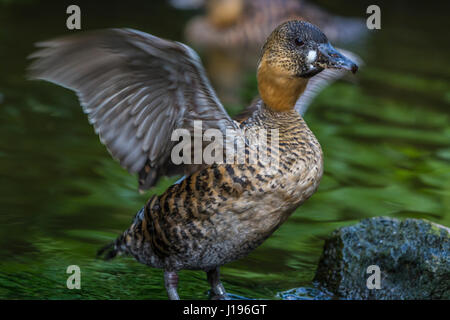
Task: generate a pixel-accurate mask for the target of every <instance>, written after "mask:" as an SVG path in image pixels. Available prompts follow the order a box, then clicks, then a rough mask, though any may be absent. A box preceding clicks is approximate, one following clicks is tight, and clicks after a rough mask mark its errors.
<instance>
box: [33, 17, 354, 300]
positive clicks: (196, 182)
mask: <svg viewBox="0 0 450 320" xmlns="http://www.w3.org/2000/svg"><path fill="white" fill-rule="evenodd" d="M97 40H100V41H98V42H97ZM105 43H106V45H105ZM101 45H103V46H101ZM44 46H45V47H46V48H44V49H43V50H41V51H39V52H38V53H36V54H35V55H34V57H37V58H38V60H37V61H35V63H34V64H33V65H32V67H31V70H32V73H33V75H34V76H35V77H38V78H43V79H46V80H50V81H54V82H57V83H60V84H63V85H65V86H67V87H71V88H74V89H75V90H77V91H78V93H79V95H80V99H81V101H82V104H83V107H84V108H85V111H86V112H87V113H89V115H90V119H91V121H92V122H93V123H94V125H96V128H97V130H98V131H99V132H100V134H102V128H103V127H105V128H106V129H104V130H106V133H104V134H107V135H108V133H109V136H108V137H107V138H105V137H104V139H103V140H102V141H105V143H106V145H107V146H108V147H109V148H110V149H112V153H113V155H117V156H118V157H119V159H121V157H122V158H123V157H124V158H125V159H128V158H129V157H128V154H129V153H131V154H137V155H138V157H137V158H136V159H139V161H141V162H142V161H146V162H147V163H148V162H150V163H152V161H153V160H152V159H154V157H155V156H154V154H156V155H159V157H163V158H162V159H165V160H164V161H165V162H164V161H163V162H162V164H167V159H168V156H166V155H161V152H163V151H164V150H166V149H165V148H166V147H167V146H164V148H162V149H161V146H160V144H161V142H159V144H156V142H153V143H151V141H150V140H148V139H146V138H144V140H142V136H144V137H147V136H148V132H147V131H146V130H153V129H152V128H153V126H154V125H155V124H154V123H153V124H152V121H153V122H154V121H156V122H157V121H161V119H160V118H159V117H158V114H160V113H161V112H165V113H166V114H167V117H166V118H164V119H166V121H169V123H167V124H164V123H159V122H157V125H158V127H157V128H163V129H162V130H163V132H167V130H173V129H175V128H183V129H186V130H190V131H192V132H195V130H193V128H192V127H189V124H190V125H191V124H192V122H193V121H194V120H204V121H205V122H207V128H216V129H218V130H222V131H225V129H226V128H233V129H235V131H234V133H232V134H231V135H232V138H234V139H236V140H237V141H238V142H240V143H241V146H244V148H243V149H242V152H243V153H242V154H241V155H242V156H243V158H244V160H245V161H242V162H239V161H234V162H231V163H214V164H212V165H206V164H202V165H200V166H198V165H197V166H193V165H184V167H185V168H186V167H187V168H188V169H187V170H188V171H189V170H190V171H192V172H191V173H189V174H188V175H187V176H186V178H184V179H183V180H182V181H180V182H179V183H176V184H174V185H172V186H171V187H169V188H168V189H167V190H166V191H165V192H164V193H163V194H161V195H155V196H153V197H151V198H150V200H149V201H148V202H147V204H146V205H145V206H144V207H143V208H142V209H141V210H140V211H139V212H138V213H137V215H136V216H135V218H134V221H133V223H132V225H131V227H130V228H129V229H128V230H126V231H125V232H124V233H123V234H122V235H121V236H120V237H119V238H118V239H117V240H116V241H115V242H114V243H113V244H111V245H109V246H107V247H105V248H104V250H102V251H101V254H105V257H106V258H112V257H114V256H115V255H116V254H118V253H128V254H131V255H133V256H134V257H135V258H136V259H137V260H138V261H139V262H141V263H144V264H146V265H149V266H152V267H156V268H161V269H163V270H164V271H165V273H164V275H165V286H166V289H167V292H168V295H169V298H171V299H178V294H177V291H176V288H177V280H178V277H177V274H176V273H177V271H179V270H181V269H195V270H204V271H205V272H207V277H208V281H209V283H210V284H211V288H212V293H213V294H214V295H216V296H218V297H221V298H224V297H226V293H225V290H224V288H223V286H222V284H221V283H220V280H219V267H220V266H222V265H224V264H225V263H227V262H230V261H233V260H236V259H239V258H241V257H244V256H245V255H247V254H248V253H249V252H251V251H252V250H253V249H255V248H256V247H257V246H259V245H260V244H261V243H262V242H263V241H264V240H265V239H267V238H268V237H269V236H270V235H271V234H272V233H273V232H274V231H275V230H276V229H277V228H278V227H279V226H280V225H281V224H282V223H283V222H284V221H285V220H286V219H287V218H288V217H289V215H290V214H291V213H292V212H293V211H294V210H295V209H296V208H297V207H298V206H299V205H301V204H302V203H303V202H304V201H306V200H307V199H308V198H309V197H310V196H311V195H312V194H313V193H314V192H315V190H316V189H317V187H318V185H319V182H320V179H321V176H322V172H323V164H322V150H321V148H320V145H319V142H318V141H317V139H316V138H315V136H314V134H313V133H312V132H311V131H310V129H309V128H308V126H307V125H306V123H305V122H304V120H303V118H302V117H301V115H300V114H299V112H298V110H297V100H299V99H300V98H299V96H301V95H302V94H304V90H307V83H308V80H309V79H310V78H311V77H312V76H314V75H316V74H317V73H319V72H321V71H322V70H323V69H324V68H337V69H348V70H352V71H355V70H356V65H354V63H352V62H351V61H350V60H348V59H347V58H345V57H344V56H342V55H341V54H340V53H338V52H337V51H335V50H334V48H332V47H331V45H330V44H329V43H328V40H327V39H326V37H325V36H324V35H323V34H322V32H320V30H319V29H317V28H316V27H314V26H313V25H311V24H309V23H306V22H300V21H290V22H287V23H285V24H283V25H281V26H280V27H279V28H277V29H276V30H275V31H274V32H273V33H272V36H271V37H269V39H268V41H267V43H266V45H265V46H264V48H263V52H262V56H261V59H260V61H259V67H258V89H259V91H260V94H261V97H262V99H258V100H256V101H255V102H254V104H253V105H252V107H251V110H253V112H252V113H251V115H249V116H248V117H246V118H245V119H243V120H242V121H241V122H240V123H238V122H236V121H233V120H231V119H230V118H229V117H228V115H227V114H226V112H225V111H224V110H223V108H222V106H221V105H220V102H218V100H217V98H216V97H215V95H214V92H213V91H212V88H210V86H209V84H208V82H207V79H206V77H205V76H204V73H203V70H202V68H201V65H200V62H199V60H198V59H197V58H196V57H195V55H194V54H193V52H192V51H191V49H189V48H187V47H185V46H183V45H181V44H176V43H172V42H169V41H165V40H162V39H159V38H156V37H153V36H150V35H145V34H143V33H140V32H136V31H132V30H131V31H130V30H125V31H124V30H107V31H103V32H99V33H97V34H96V33H92V34H90V35H89V36H85V37H83V36H79V37H76V38H74V39H73V40H72V39H70V38H65V39H60V40H55V41H51V42H48V43H47V45H45V44H44ZM97 46H99V47H97ZM105 48H106V49H105ZM69 49H70V50H69ZM73 49H78V50H77V51H76V52H75V53H73V51H72V50H73ZM118 49H124V50H128V51H126V52H125V53H123V54H124V55H125V57H126V58H125V61H123V60H122V59H123V58H122V57H123V56H122V55H121V54H120V53H119V54H116V53H117V52H118V51H117V50H118ZM98 50H105V52H106V57H102V59H100V60H98V61H96V60H95V59H94V60H93V61H88V62H82V61H80V60H79V58H80V57H84V58H86V56H89V54H92V53H93V52H96V51H98ZM164 50H167V54H166V57H167V58H166V57H159V56H157V55H156V54H155V52H159V53H163V51H164ZM172 52H176V53H175V54H172V55H171V53H172ZM63 53H65V54H66V57H65V58H66V60H63V58H64V56H63ZM127 54H128V56H127ZM129 55H131V57H134V58H136V57H137V58H138V60H137V61H136V60H133V59H128V58H130V57H129ZM145 55H146V56H145ZM145 58H147V59H149V60H150V61H148V62H147V63H148V64H150V65H151V67H149V66H148V65H145V64H144V60H145ZM105 59H106V62H105ZM152 59H153V60H152ZM108 60H109V62H110V63H113V64H109V65H108ZM77 63H81V65H77ZM114 63H118V64H119V65H118V66H116V65H114ZM74 65H77V66H78V68H79V69H78V71H79V73H75V74H70V72H69V71H71V67H73V66H74ZM108 66H109V67H110V71H111V72H112V73H113V74H115V75H116V77H118V79H122V78H123V76H124V75H123V74H122V73H123V72H125V75H126V76H127V77H126V78H125V79H124V80H123V81H125V84H124V85H115V84H114V81H112V82H110V85H109V86H107V87H106V88H103V87H102V86H101V84H100V80H101V79H102V78H101V77H102V73H101V71H104V70H106V69H107V67H108ZM164 70H166V72H167V73H166V74H164V72H163V71H164ZM72 71H74V70H72ZM149 71H152V72H156V73H157V76H155V75H148V74H147V75H146V72H149ZM174 75H177V76H178V77H181V78H180V79H174V78H173V77H174ZM144 76H146V77H144ZM158 77H161V78H162V80H160V82H161V81H162V82H163V83H164V81H166V82H167V81H171V83H169V84H170V85H171V87H167V86H161V85H158V79H159V78H158ZM90 83H98V84H99V85H100V87H99V88H90V87H89V85H90ZM189 84H190V85H191V86H189ZM155 90H156V91H157V92H159V96H157V97H162V100H158V101H166V103H165V104H163V105H162V106H161V105H160V104H158V103H155V102H154V101H155V100H154V99H157V97H155V93H154V91H155ZM105 92H108V95H106V96H104V94H105ZM118 92H120V93H121V94H123V96H120V94H119V95H118V94H117V93H118ZM144 93H145V94H144ZM118 96H120V97H119V98H118V99H116V100H114V99H115V98H116V97H118ZM279 97H282V98H281V99H279ZM96 99H98V100H99V101H98V102H95V101H96ZM146 99H148V101H146ZM88 100H89V101H94V102H95V103H94V102H86V101H88ZM113 100H114V102H113V103H112V104H109V103H110V102H112V101H113ZM140 101H145V103H141V102H140ZM167 101H171V102H167ZM160 103H162V102H160ZM98 104H100V106H98ZM139 104H142V106H141V107H140V106H139ZM105 108H106V109H105ZM139 108H143V109H142V110H140V109H139ZM164 108H165V109H164ZM133 110H137V111H136V112H135V113H133ZM114 112H116V114H117V117H118V119H119V120H117V119H116V118H110V117H108V115H110V114H112V113H114ZM135 114H144V116H141V117H140V118H139V116H138V118H136V117H135V116H134V115H135ZM171 117H172V118H171ZM138 119H141V120H140V121H137V120H138ZM171 119H173V120H171ZM141 122H143V123H146V124H147V125H148V126H149V127H148V128H147V129H146V127H145V126H143V125H142V123H141ZM115 126H116V127H115ZM167 127H168V128H169V129H167ZM124 128H125V129H124ZM144 129H145V130H144ZM124 130H125V132H126V133H123V132H124ZM142 130H143V133H142V134H141V136H140V135H139V132H140V131H142ZM261 130H265V131H266V132H267V140H264V139H257V137H258V134H259V133H260V132H261ZM111 132H112V133H111ZM151 132H154V134H155V135H157V134H158V133H157V131H151ZM124 136H125V137H128V138H129V139H130V142H129V143H128V144H127V143H126V139H125V140H124V141H121V143H123V145H122V146H121V147H120V144H119V147H118V144H117V140H118V139H119V140H123V137H124ZM158 138H159V139H162V138H161V137H160V136H158ZM227 138H228V136H227ZM166 139H168V137H166ZM149 141H150V142H149ZM162 141H163V140H162ZM162 144H163V143H162ZM155 145H156V147H155ZM158 146H159V147H158ZM133 148H138V149H137V151H139V152H137V151H135V150H133ZM128 150H129V151H128ZM148 150H150V154H149V153H147V152H148ZM265 150H266V151H267V152H265ZM165 152H167V151H165ZM255 152H256V154H257V155H258V156H261V155H262V154H263V153H264V154H265V155H267V156H268V158H266V159H263V158H256V159H255V158H253V155H254V154H255ZM156 158H158V157H156ZM142 159H144V160H142ZM252 160H255V161H252ZM125 162H126V160H125ZM126 163H127V162H126ZM130 165H131V166H132V167H133V163H130ZM141 165H142V163H140V164H139V166H141ZM139 166H136V167H139ZM159 168H161V169H163V168H164V167H163V166H161V165H160V166H159ZM194 168H195V169H194ZM144 169H145V167H144ZM152 170H153V169H150V170H149V171H148V173H151V172H152Z"/></svg>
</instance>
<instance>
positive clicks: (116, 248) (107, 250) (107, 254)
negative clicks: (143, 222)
mask: <svg viewBox="0 0 450 320" xmlns="http://www.w3.org/2000/svg"><path fill="white" fill-rule="evenodd" d="M144 208H145V207H143V208H142V209H141V210H139V212H138V213H137V214H136V216H135V217H134V222H136V220H139V219H142V218H143V214H144ZM134 225H135V223H133V225H132V226H131V228H130V229H128V230H126V231H125V232H124V233H122V234H121V235H120V236H119V237H117V239H116V240H114V241H113V242H111V243H109V244H107V245H106V246H104V247H102V248H101V249H100V250H98V251H97V258H100V259H103V260H111V259H114V258H115V257H116V256H117V255H121V254H127V253H129V250H130V248H129V247H128V246H127V242H126V237H127V235H129V234H130V233H132V232H133V226H134Z"/></svg>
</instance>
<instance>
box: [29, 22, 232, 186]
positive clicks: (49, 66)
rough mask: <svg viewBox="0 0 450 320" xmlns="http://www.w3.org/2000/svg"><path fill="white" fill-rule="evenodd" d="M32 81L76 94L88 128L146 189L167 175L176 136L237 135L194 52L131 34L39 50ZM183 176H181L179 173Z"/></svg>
mask: <svg viewBox="0 0 450 320" xmlns="http://www.w3.org/2000/svg"><path fill="white" fill-rule="evenodd" d="M37 46H38V47H41V49H40V50H39V51H37V52H35V53H34V54H32V55H31V56H30V58H34V59H36V60H35V61H33V63H32V64H31V66H30V69H29V72H30V76H31V78H34V79H43V80H47V81H50V82H53V83H56V84H58V85H61V86H64V87H66V88H69V89H72V90H74V91H76V92H77V94H78V97H79V100H80V103H81V105H82V107H83V110H84V112H85V113H86V114H87V115H88V118H89V122H90V123H91V124H92V125H93V126H94V128H95V131H96V133H98V134H99V136H100V140H101V142H102V143H103V144H105V145H106V147H107V149H108V150H109V152H110V153H111V155H112V156H113V157H114V158H116V159H117V160H119V161H120V164H121V165H122V166H123V167H124V168H126V169H127V170H128V171H129V172H130V173H139V178H140V179H139V184H140V188H141V189H148V188H150V187H151V186H152V185H154V184H155V183H156V181H157V180H158V178H159V177H160V176H161V175H163V174H171V173H172V174H173V173H179V172H181V171H183V170H177V169H176V168H175V166H174V165H173V164H172V163H171V161H170V151H171V149H172V147H173V145H174V144H175V143H176V142H172V141H170V137H171V134H172V132H173V130H174V129H177V128H185V129H188V130H189V131H192V130H193V122H194V121H195V120H202V121H203V122H202V126H203V130H207V129H209V128H215V129H219V130H221V131H222V132H224V133H225V130H226V128H235V129H236V126H235V124H234V122H233V121H232V120H231V119H230V117H229V116H228V114H227V113H226V111H225V109H224V108H223V106H222V104H221V103H220V101H219V100H218V98H217V96H216V94H215V92H214V90H213V89H212V88H211V85H210V83H209V81H208V79H207V77H206V75H205V72H204V69H203V66H202V64H201V62H200V59H199V57H198V56H197V54H196V53H195V52H194V51H193V50H192V49H191V48H189V47H188V46H186V45H184V44H181V43H177V42H172V41H167V40H163V39H160V38H158V37H155V36H152V35H150V34H146V33H143V32H140V31H136V30H132V29H106V30H100V31H94V32H90V33H84V34H81V35H75V36H68V37H63V38H58V39H54V40H50V41H45V42H42V43H38V44H37ZM178 169H179V168H178Z"/></svg>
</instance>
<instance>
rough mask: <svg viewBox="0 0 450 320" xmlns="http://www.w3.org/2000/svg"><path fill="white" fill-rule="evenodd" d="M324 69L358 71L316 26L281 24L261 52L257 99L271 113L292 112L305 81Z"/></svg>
mask: <svg viewBox="0 0 450 320" xmlns="http://www.w3.org/2000/svg"><path fill="white" fill-rule="evenodd" d="M327 68H329V69H346V70H349V71H352V72H353V73H355V72H356V71H357V70H358V66H357V65H356V64H355V63H354V62H353V61H351V60H350V59H348V58H346V57H345V56H343V55H342V54H341V53H339V52H338V51H337V50H336V49H335V48H333V46H332V45H331V44H330V43H329V41H328V39H327V37H326V36H325V35H324V34H323V33H322V31H320V29H319V28H317V27H316V26H314V25H312V24H310V23H308V22H305V21H299V20H293V21H288V22H285V23H283V24H281V25H280V26H278V27H277V28H276V29H275V30H274V31H273V32H272V34H271V35H270V36H269V37H268V39H267V41H266V43H265V44H264V46H263V48H262V52H261V57H260V60H259V63H258V75H257V76H258V90H259V93H260V95H261V98H262V99H263V101H264V102H265V104H266V105H267V106H268V107H269V108H271V109H273V110H276V111H289V110H292V109H293V108H294V106H295V102H296V101H297V99H298V97H299V96H300V94H302V92H303V91H304V90H305V88H306V85H307V83H308V79H309V78H311V77H312V76H314V75H316V74H318V73H319V72H321V71H323V70H324V69H327Z"/></svg>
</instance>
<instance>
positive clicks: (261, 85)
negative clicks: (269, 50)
mask: <svg viewBox="0 0 450 320" xmlns="http://www.w3.org/2000/svg"><path fill="white" fill-rule="evenodd" d="M257 79H258V91H259V94H260V96H261V98H262V100H263V101H264V103H265V104H266V105H267V106H268V107H269V108H270V109H272V110H274V111H279V112H285V111H291V110H292V109H293V108H294V107H295V103H296V102H297V99H298V98H299V97H300V95H301V94H302V93H303V92H304V91H305V89H306V85H307V84H308V79H306V78H300V77H297V76H292V75H289V74H287V72H286V71H285V70H283V69H282V68H281V67H280V66H279V65H270V64H269V63H268V62H267V60H266V59H265V58H264V57H263V58H262V59H261V61H260V63H259V65H258V74H257Z"/></svg>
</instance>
